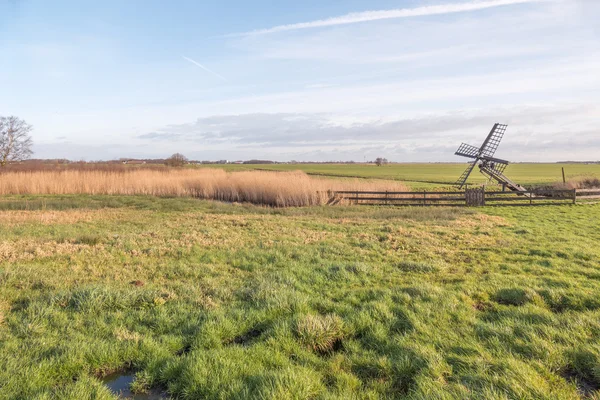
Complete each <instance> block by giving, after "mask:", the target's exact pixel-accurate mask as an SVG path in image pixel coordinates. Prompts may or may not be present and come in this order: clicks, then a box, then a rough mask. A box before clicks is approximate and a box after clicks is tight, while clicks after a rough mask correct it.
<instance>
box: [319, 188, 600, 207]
mask: <svg viewBox="0 0 600 400" xmlns="http://www.w3.org/2000/svg"><path fill="white" fill-rule="evenodd" d="M592 199H597V200H600V190H595V191H577V190H575V189H551V190H530V191H525V192H512V191H510V192H509V191H489V192H488V191H485V189H483V188H475V189H467V190H465V191H461V192H427V191H425V192H369V191H364V192H363V191H340V192H332V194H331V199H330V200H329V204H330V205H335V204H339V203H342V202H344V203H348V204H360V205H381V206H462V207H465V206H469V207H477V206H485V205H493V206H499V205H505V206H506V205H511V206H532V205H550V204H575V203H577V201H580V200H584V201H585V200H592Z"/></svg>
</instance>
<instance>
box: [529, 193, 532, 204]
mask: <svg viewBox="0 0 600 400" xmlns="http://www.w3.org/2000/svg"><path fill="white" fill-rule="evenodd" d="M529 205H530V206H531V205H533V192H529Z"/></svg>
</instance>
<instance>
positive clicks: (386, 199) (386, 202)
mask: <svg viewBox="0 0 600 400" xmlns="http://www.w3.org/2000/svg"><path fill="white" fill-rule="evenodd" d="M387 204H388V191H387V190H386V191H385V205H386V206H387Z"/></svg>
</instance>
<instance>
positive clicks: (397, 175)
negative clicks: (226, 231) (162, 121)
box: [214, 163, 600, 188]
mask: <svg viewBox="0 0 600 400" xmlns="http://www.w3.org/2000/svg"><path fill="white" fill-rule="evenodd" d="M214 167H217V168H224V169H227V170H240V169H242V170H244V169H265V170H276V171H295V170H301V171H304V172H306V173H309V174H316V175H325V176H336V177H337V176H341V177H344V176H345V177H360V178H375V179H390V180H399V181H403V182H406V183H407V184H408V185H409V186H412V187H417V188H418V187H423V186H425V187H427V186H432V185H431V184H434V185H433V186H435V185H440V184H442V185H444V184H453V183H454V182H456V180H457V179H458V177H459V176H460V174H461V173H462V172H463V171H464V170H465V169H466V167H467V164H466V163H464V164H461V163H447V164H443V163H440V164H437V163H436V164H389V165H386V166H381V167H377V166H376V165H373V164H260V165H236V164H229V165H215V166H214ZM562 168H565V173H566V177H567V180H577V179H580V178H582V177H600V164H534V163H524V164H511V165H509V167H508V168H507V170H506V175H507V176H508V177H510V178H511V179H513V180H514V181H515V182H517V183H520V184H522V185H543V184H552V183H556V182H560V181H562ZM483 182H485V178H484V177H483V176H482V175H481V174H479V172H478V171H477V170H475V171H473V174H472V175H471V177H470V179H469V181H468V183H472V184H478V183H483ZM423 184H425V185H423Z"/></svg>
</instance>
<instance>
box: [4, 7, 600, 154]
mask: <svg viewBox="0 0 600 400" xmlns="http://www.w3.org/2000/svg"><path fill="white" fill-rule="evenodd" d="M599 20H600V1H598V0H422V1H419V0H369V1H359V0H327V1H322V0H303V1H297V0H296V1H288V0H280V1H277V2H274V1H270V0H269V1H267V0H221V1H216V0H214V1H213V0H204V1H192V0H189V1H188V0H179V1H169V2H166V1H163V0H145V1H142V0H129V1H122V0H104V1H101V2H100V1H98V2H81V1H75V0H73V1H67V0H55V1H52V2H49V1H46V0H0V54H2V55H3V56H2V57H1V58H0V115H5V116H6V115H16V116H18V117H20V118H23V119H25V120H26V121H27V122H28V123H30V124H31V125H33V127H34V131H33V134H32V136H33V139H34V143H35V145H34V151H35V154H34V157H35V158H68V159H71V160H80V159H81V160H107V159H116V158H163V157H168V156H169V155H171V154H172V153H175V152H180V153H183V154H184V155H186V156H187V157H188V158H190V159H195V160H219V159H227V160H238V159H240V160H247V159H271V160H276V161H289V160H298V161H330V160H331V161H342V160H344V161H348V160H354V161H364V160H373V159H374V158H376V157H386V158H388V159H389V160H391V161H396V162H418V161H424V162H442V161H456V162H459V161H463V160H461V159H460V158H459V157H456V156H454V151H455V150H456V149H457V148H458V146H459V145H460V143H461V142H467V143H471V144H473V145H479V144H480V143H481V142H482V141H483V139H484V138H485V136H486V135H487V133H488V132H489V130H490V129H491V127H492V125H493V124H494V123H496V122H499V123H505V124H508V125H509V127H508V130H507V133H506V135H505V139H504V141H503V143H502V144H501V146H500V148H499V150H498V152H497V154H496V155H497V156H498V157H501V158H506V159H508V160H511V161H536V162H542V161H559V160H598V159H600V24H599V23H598V21H599Z"/></svg>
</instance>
